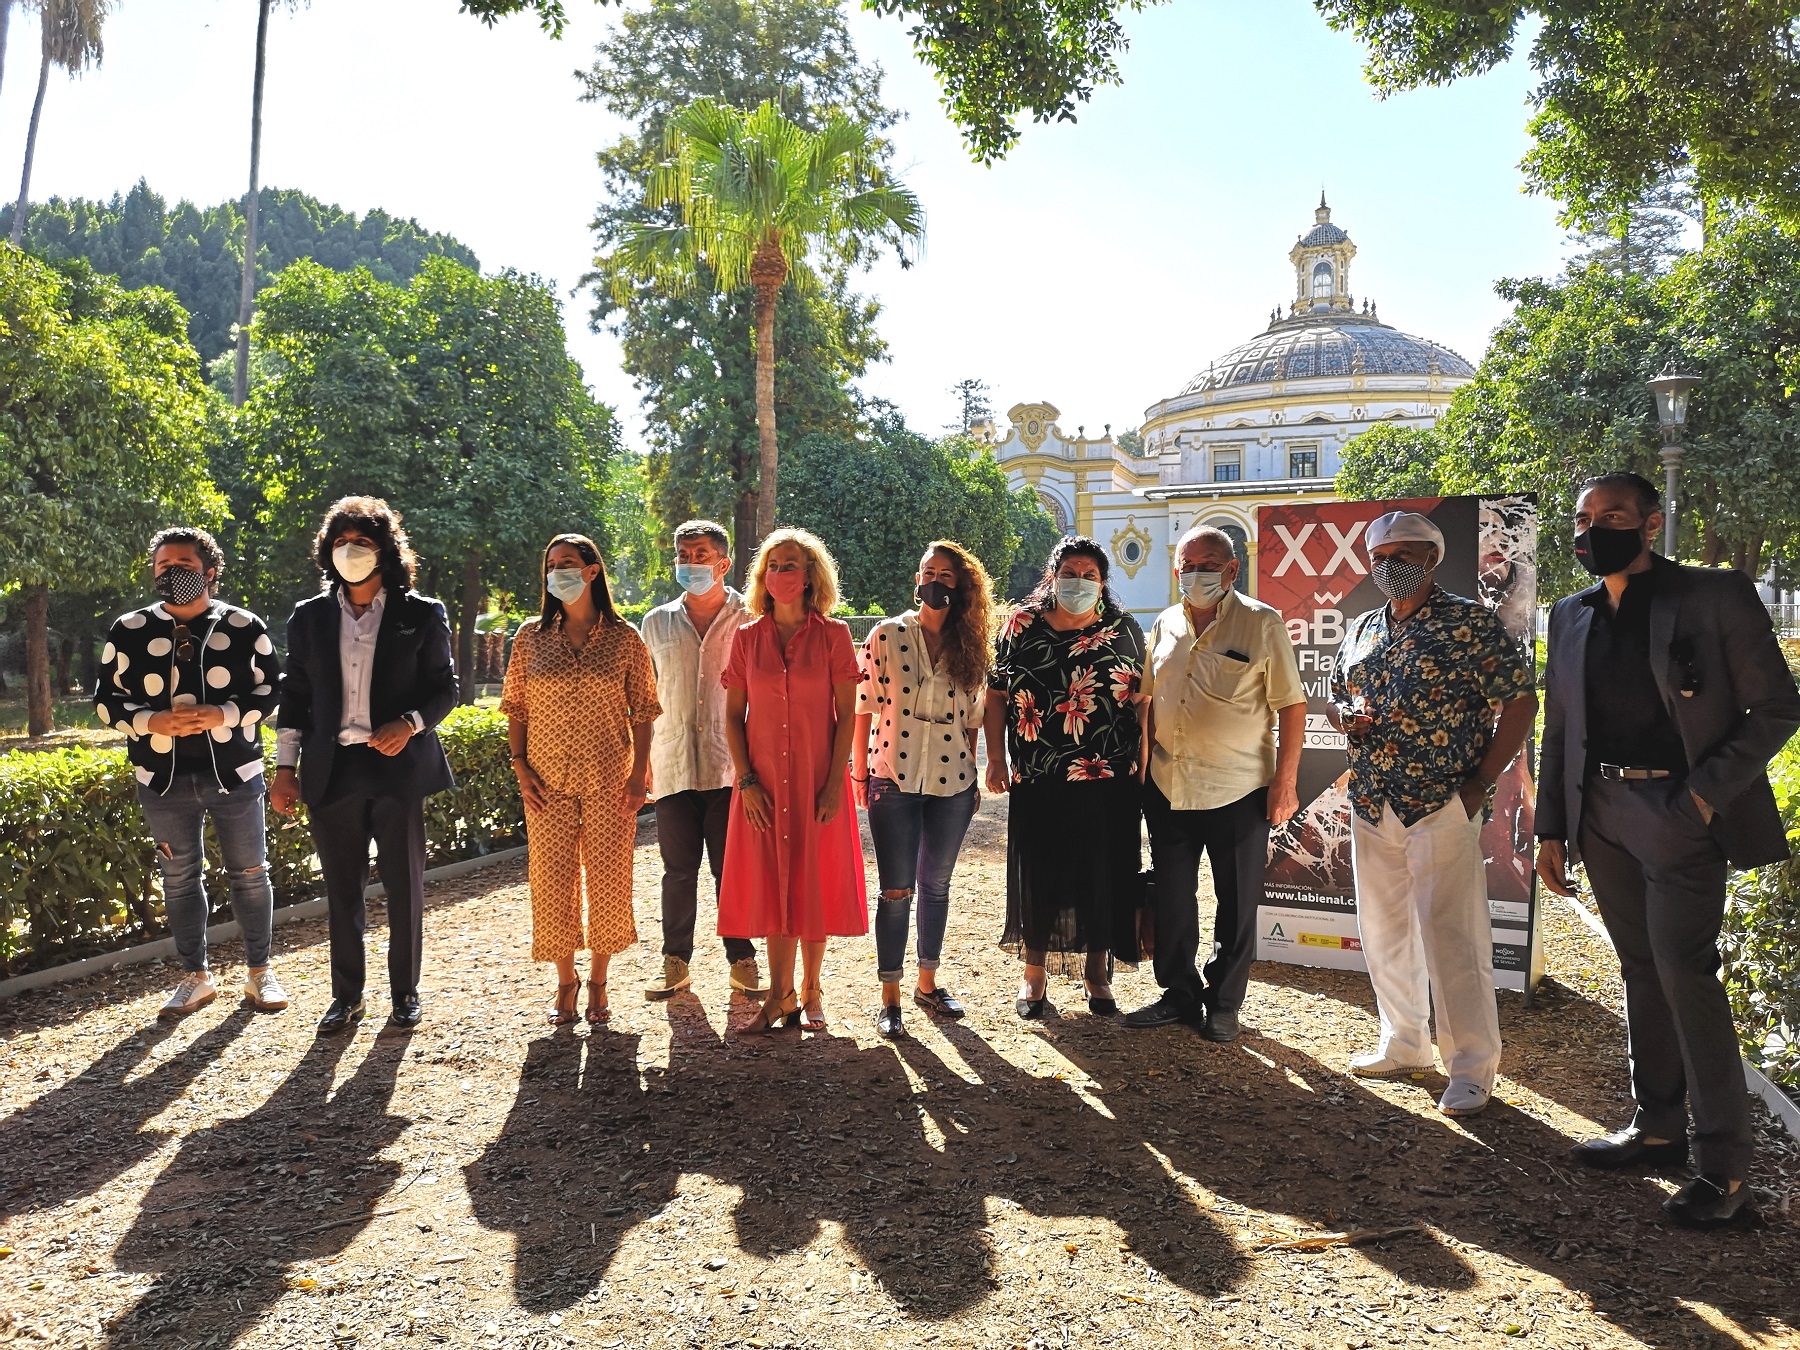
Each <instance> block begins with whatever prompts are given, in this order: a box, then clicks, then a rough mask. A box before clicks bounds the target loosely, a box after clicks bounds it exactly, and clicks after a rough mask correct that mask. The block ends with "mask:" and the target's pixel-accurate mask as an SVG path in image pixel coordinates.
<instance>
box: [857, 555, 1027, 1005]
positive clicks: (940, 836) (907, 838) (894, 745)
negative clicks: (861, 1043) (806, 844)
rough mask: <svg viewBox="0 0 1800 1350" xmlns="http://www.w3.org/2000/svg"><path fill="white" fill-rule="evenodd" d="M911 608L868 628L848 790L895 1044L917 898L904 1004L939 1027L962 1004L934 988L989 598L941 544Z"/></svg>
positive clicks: (970, 802) (928, 558) (966, 790)
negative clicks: (914, 951)
mask: <svg viewBox="0 0 1800 1350" xmlns="http://www.w3.org/2000/svg"><path fill="white" fill-rule="evenodd" d="M916 581H917V586H916V588H915V590H914V596H915V597H916V598H917V600H918V606H917V608H914V609H909V610H907V611H906V613H904V614H901V615H899V616H897V617H895V618H892V619H884V620H883V621H882V622H880V623H878V624H876V625H875V627H874V629H873V630H871V632H870V633H869V636H868V639H867V640H866V641H865V642H864V643H863V646H862V652H861V656H860V659H859V665H860V667H861V671H862V679H861V682H860V683H859V684H858V685H857V694H856V728H857V732H856V741H855V743H854V745H855V748H854V751H853V754H854V762H853V764H852V767H851V771H850V776H851V781H852V782H853V783H854V784H855V786H856V801H857V805H859V806H862V807H864V808H866V809H867V810H868V813H869V833H870V835H871V836H873V838H874V841H875V862H876V867H877V869H878V870H879V872H880V874H881V899H880V901H879V902H878V903H877V905H876V909H875V950H876V957H877V961H878V964H879V966H880V973H879V978H880V980H881V1012H880V1013H879V1014H878V1015H877V1017H876V1022H875V1024H876V1029H877V1030H879V1031H880V1032H881V1034H882V1035H883V1036H887V1037H889V1038H892V1037H895V1036H898V1035H900V1034H901V1021H900V975H901V967H902V965H903V964H904V962H905V959H906V930H907V926H908V920H909V918H910V913H909V911H911V909H912V908H913V897H914V894H915V893H916V894H917V896H918V905H917V908H918V929H919V981H918V983H917V984H916V985H915V986H914V988H913V1001H914V1002H915V1003H917V1004H918V1005H919V1006H920V1007H922V1008H925V1009H927V1010H929V1011H931V1012H935V1013H938V1014H940V1015H941V1016H944V1017H961V1016H962V1015H963V1007H962V1004H961V1003H959V1002H957V1000H956V999H954V998H953V997H951V996H950V994H949V993H948V992H947V991H945V990H943V989H940V988H938V983H937V971H938V962H939V959H940V955H941V952H942V949H943V945H944V929H945V926H946V925H947V923H948V921H949V917H950V875H951V873H952V872H953V871H954V870H955V868H956V857H957V854H958V853H959V852H961V850H962V842H963V835H964V834H966V833H967V832H968V828H969V821H970V820H971V819H972V818H973V817H974V815H975V807H976V805H977V803H978V802H979V801H980V789H979V788H978V787H977V785H976V769H975V737H976V734H977V733H978V732H979V731H980V730H981V724H982V712H983V709H984V707H985V704H986V700H987V676H988V662H989V659H990V657H991V654H992V650H993V649H992V647H991V645H990V644H991V642H992V639H993V632H992V627H993V623H992V620H993V612H994V605H993V587H992V585H991V583H990V582H989V580H988V574H987V570H986V569H985V568H984V567H982V565H981V560H980V559H979V558H977V557H976V556H975V555H974V554H972V553H970V552H969V551H968V550H967V549H965V548H964V547H963V546H962V545H961V544H953V543H951V542H949V541H948V540H944V539H939V540H936V541H934V542H933V543H931V544H929V545H927V546H926V549H925V556H924V557H923V558H921V559H920V560H919V570H918V572H917V574H916Z"/></svg>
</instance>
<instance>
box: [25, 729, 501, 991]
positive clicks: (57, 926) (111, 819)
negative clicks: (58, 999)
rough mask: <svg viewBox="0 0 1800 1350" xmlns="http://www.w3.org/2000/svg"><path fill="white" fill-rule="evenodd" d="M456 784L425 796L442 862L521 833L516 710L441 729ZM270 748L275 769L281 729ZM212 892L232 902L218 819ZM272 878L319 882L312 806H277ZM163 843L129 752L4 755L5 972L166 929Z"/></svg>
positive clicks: (295, 889)
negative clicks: (159, 856)
mask: <svg viewBox="0 0 1800 1350" xmlns="http://www.w3.org/2000/svg"><path fill="white" fill-rule="evenodd" d="M438 734H439V736H440V737H441V738H442V740H443V743H444V751H445V753H446V754H447V755H449V757H450V766H451V768H452V770H453V771H454V772H455V774H456V787H455V789H454V790H452V791H450V792H445V793H440V794H439V795H437V796H435V797H432V798H430V799H429V801H428V802H427V803H426V811H425V847H426V853H427V856H428V858H429V859H430V861H431V862H432V863H444V862H452V861H454V860H456V859H458V858H469V857H474V856H477V855H479V854H482V853H490V852H492V851H493V850H495V849H497V848H504V847H507V846H510V845H512V844H516V843H518V842H520V841H522V840H523V838H524V833H525V810H524V805H523V803H522V802H521V801H520V800H519V788H518V784H517V782H516V781H515V780H514V778H513V774H512V766H511V763H510V761H509V759H508V756H507V749H506V719H505V718H504V717H502V716H501V715H500V713H499V712H498V711H497V710H495V709H492V708H474V707H463V708H458V709H456V710H455V711H454V712H452V713H451V714H450V716H449V717H447V718H445V719H444V722H443V724H442V726H440V727H439V728H438ZM263 754H264V757H265V759H266V760H267V762H268V765H269V772H270V773H271V774H273V772H274V759H275V738H274V735H273V733H267V732H266V733H265V735H264V738H263ZM207 857H208V860H209V863H210V866H209V868H208V877H207V895H208V898H209V899H210V901H211V902H212V904H213V906H214V909H215V912H220V911H224V910H226V909H228V905H227V895H226V887H225V877H224V872H223V870H222V868H221V866H220V864H219V861H218V849H217V845H216V843H215V842H214V840H213V838H212V831H211V828H210V826H209V827H208V831H207ZM269 879H270V881H271V883H272V884H273V885H274V887H275V896H276V903H277V904H292V903H294V902H295V901H298V900H303V899H305V898H306V897H308V896H309V895H311V894H313V893H314V892H315V890H316V889H317V881H318V869H317V865H316V861H315V859H314V857H313V848H312V835H311V833H310V831H309V830H308V829H307V827H306V822H305V811H304V809H302V810H301V811H300V812H299V813H297V814H296V815H295V816H293V817H288V816H282V815H278V814H276V813H275V812H274V811H272V810H271V811H270V812H269ZM166 931H167V929H166V925H165V923H164V919H163V909H162V895H161V889H160V886H159V885H158V883H157V868H156V848H155V845H154V844H153V843H152V842H151V840H150V837H149V836H148V835H147V834H146V833H145V832H144V820H143V815H142V813H141V812H140V811H139V810H138V805H137V781H136V779H135V778H133V777H132V772H131V766H130V765H129V764H127V763H126V760H125V752H124V751H123V750H91V749H75V748H71V749H65V750H55V751H45V752H43V753H38V754H11V755H5V756H0V974H8V975H10V974H17V973H18V972H19V971H21V970H25V969H30V968H33V967H36V966H43V965H49V964H53V963H55V962H58V961H64V960H69V959H71V958H74V957H78V956H82V955H86V954H88V953H90V952H94V951H102V950H106V949H108V948H113V947H122V946H129V945H131V944H133V943H137V942H141V941H144V940H145V939H146V938H150V937H154V936H157V935H160V934H161V933H163V932H166Z"/></svg>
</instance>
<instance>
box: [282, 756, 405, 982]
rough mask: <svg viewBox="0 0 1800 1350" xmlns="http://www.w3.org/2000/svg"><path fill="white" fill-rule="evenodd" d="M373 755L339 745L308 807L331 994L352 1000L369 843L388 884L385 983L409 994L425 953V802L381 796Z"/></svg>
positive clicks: (360, 959) (360, 958) (358, 975)
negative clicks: (319, 797)
mask: <svg viewBox="0 0 1800 1350" xmlns="http://www.w3.org/2000/svg"><path fill="white" fill-rule="evenodd" d="M380 759H381V755H380V752H379V751H375V750H369V749H367V748H366V747H362V746H342V747H339V749H338V751H337V754H336V757H335V760H334V762H333V764H332V771H331V783H330V785H329V786H328V787H327V789H326V792H325V800H324V801H323V802H321V803H320V804H319V805H317V806H313V807H309V808H308V810H307V817H308V819H309V820H310V821H311V823H312V837H313V846H314V847H315V848H316V849H317V850H318V853H319V870H320V871H322V872H323V873H324V874H325V903H326V907H327V910H328V912H329V915H330V927H331V996H332V997H333V998H338V999H343V1000H345V1001H346V1002H350V1003H354V1002H356V1001H357V1000H358V999H360V998H361V997H362V993H363V981H364V976H365V969H364V967H365V958H364V953H363V932H364V930H365V928H366V927H367V916H366V914H365V912H364V906H363V889H364V888H365V887H366V886H367V885H368V884H369V844H370V843H371V842H373V843H374V845H375V857H376V861H377V863H378V864H379V865H380V867H381V880H382V884H383V885H384V886H386V887H387V916H388V985H389V987H390V989H391V990H392V992H393V993H394V994H396V995H398V994H411V993H416V992H417V991H418V988H419V966H420V964H421V963H422V961H423V960H424V951H425V799H424V798H423V797H410V796H409V797H397V796H392V795H390V794H386V793H383V792H382V791H381V790H380V789H381V786H382V782H381V779H382V776H383V775H382V770H383V769H384V768H385V767H386V766H385V765H384V764H382V763H380V762H379V761H380Z"/></svg>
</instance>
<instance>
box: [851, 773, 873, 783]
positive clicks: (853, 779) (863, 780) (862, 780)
mask: <svg viewBox="0 0 1800 1350" xmlns="http://www.w3.org/2000/svg"><path fill="white" fill-rule="evenodd" d="M850 781H851V782H852V783H866V782H868V781H869V775H868V774H864V775H863V776H862V777H861V778H858V777H857V776H856V775H855V774H851V775H850Z"/></svg>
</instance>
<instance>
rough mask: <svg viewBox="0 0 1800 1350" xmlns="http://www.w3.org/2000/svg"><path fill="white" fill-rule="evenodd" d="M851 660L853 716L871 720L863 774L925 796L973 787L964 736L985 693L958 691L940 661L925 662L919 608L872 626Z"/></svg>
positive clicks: (977, 721)
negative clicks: (854, 670) (856, 674)
mask: <svg viewBox="0 0 1800 1350" xmlns="http://www.w3.org/2000/svg"><path fill="white" fill-rule="evenodd" d="M857 663H858V664H859V665H860V666H861V667H862V682H861V683H860V684H858V685H857V686H856V712H857V715H858V716H862V715H863V714H867V715H868V717H869V719H870V721H869V776H870V777H871V778H885V779H887V780H888V781H889V782H891V783H893V784H895V785H896V786H898V787H899V789H900V790H901V791H902V792H919V793H923V794H924V795H926V796H927V797H954V796H955V795H956V794H957V793H959V792H966V791H968V789H970V788H972V787H974V786H975V753H974V751H973V750H971V749H970V748H969V735H970V733H973V732H975V731H978V730H980V728H981V719H982V714H983V712H984V710H985V708H986V706H987V689H986V686H985V685H982V686H977V687H976V688H974V689H958V688H957V687H956V684H955V682H954V681H952V680H951V678H950V673H949V671H947V670H946V669H945V668H944V666H943V664H942V663H941V662H940V663H939V664H937V665H933V664H932V661H931V656H930V654H929V653H928V652H927V651H926V648H925V630H924V629H923V628H921V627H920V626H919V614H918V611H917V610H911V609H909V610H907V611H906V613H904V614H901V615H897V616H896V617H894V618H892V619H883V620H882V621H881V622H880V623H878V624H876V625H875V627H874V628H872V629H871V630H870V631H869V637H868V640H867V641H866V642H864V643H863V645H862V651H861V652H860V653H858V656H857Z"/></svg>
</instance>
